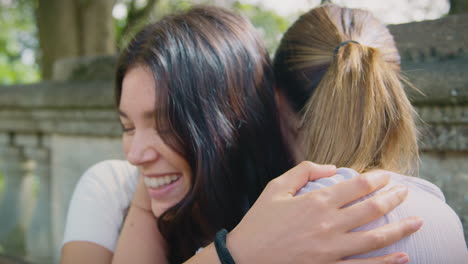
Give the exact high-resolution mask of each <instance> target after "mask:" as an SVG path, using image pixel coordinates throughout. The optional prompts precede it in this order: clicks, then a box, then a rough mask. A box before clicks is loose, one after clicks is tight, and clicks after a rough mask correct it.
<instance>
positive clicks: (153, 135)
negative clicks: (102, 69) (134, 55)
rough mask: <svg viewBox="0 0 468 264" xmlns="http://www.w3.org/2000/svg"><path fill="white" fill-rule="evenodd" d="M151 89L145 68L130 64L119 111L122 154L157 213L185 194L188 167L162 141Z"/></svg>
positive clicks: (152, 82) (152, 85)
mask: <svg viewBox="0 0 468 264" xmlns="http://www.w3.org/2000/svg"><path fill="white" fill-rule="evenodd" d="M155 89H156V84H155V81H154V78H153V75H152V73H151V71H150V70H149V69H148V68H145V67H142V66H137V67H134V68H131V69H130V70H129V71H128V72H127V73H126V74H125V77H124V79H123V83H122V94H121V99H120V105H119V113H120V122H121V123H122V126H123V129H124V132H123V147H124V152H125V155H126V157H127V160H128V161H129V162H130V163H131V164H133V165H135V166H137V167H138V168H139V170H140V173H141V174H142V176H143V177H144V182H145V185H146V188H147V190H148V194H149V196H150V198H151V208H152V211H153V214H154V215H155V216H156V217H159V216H160V215H161V214H162V213H164V212H165V211H166V210H167V209H168V208H170V207H172V206H174V205H175V204H177V203H178V202H180V201H181V200H182V199H183V198H184V197H185V196H186V195H187V193H188V191H189V189H190V185H191V171H190V166H189V164H188V163H187V161H186V160H185V159H184V157H182V156H180V155H179V154H178V153H177V152H176V151H174V150H173V149H171V148H170V147H169V146H168V145H166V144H165V143H164V141H163V140H162V138H161V136H160V135H159V134H158V131H156V128H155V102H156V98H155V96H156V92H155ZM164 133H167V132H164ZM169 133H170V131H169Z"/></svg>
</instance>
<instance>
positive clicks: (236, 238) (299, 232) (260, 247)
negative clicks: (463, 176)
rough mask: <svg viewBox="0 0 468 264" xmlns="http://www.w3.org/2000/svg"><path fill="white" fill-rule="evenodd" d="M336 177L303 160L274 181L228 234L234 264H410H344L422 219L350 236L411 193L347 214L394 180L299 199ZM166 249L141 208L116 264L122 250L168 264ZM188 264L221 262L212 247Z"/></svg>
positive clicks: (379, 178)
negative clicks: (306, 189)
mask: <svg viewBox="0 0 468 264" xmlns="http://www.w3.org/2000/svg"><path fill="white" fill-rule="evenodd" d="M334 173H335V169H334V168H330V167H322V166H318V165H315V164H313V163H311V162H303V163H301V164H300V165H298V166H296V167H295V168H293V169H291V170H290V171H288V172H286V173H285V174H283V175H282V176H280V177H278V178H277V179H275V180H273V181H271V182H270V183H269V184H268V186H267V187H266V188H265V190H264V191H263V192H262V194H261V196H260V197H259V198H258V200H257V202H256V203H255V204H254V206H253V207H252V208H251V209H250V210H249V212H248V213H247V214H246V215H245V217H244V218H243V220H242V221H241V222H240V223H239V225H238V226H237V227H236V228H235V229H234V230H232V231H231V233H230V234H229V235H228V238H227V247H228V249H229V250H230V252H231V254H232V256H233V258H234V260H235V261H236V263H241V264H242V263H343V264H344V263H346V264H354V263H364V264H365V263H405V262H404V261H407V256H406V255H405V254H402V253H393V254H390V255H387V256H382V257H375V258H371V259H365V260H362V259H360V260H342V259H343V258H344V257H346V256H349V255H354V254H359V253H361V252H368V251H371V250H374V249H376V248H381V247H385V246H387V245H389V244H392V243H394V242H396V241H398V240H400V239H401V238H403V237H405V236H408V235H410V234H411V233H413V232H415V231H416V230H418V229H419V227H420V222H421V221H420V220H418V219H406V220H403V221H401V222H399V223H395V224H391V225H387V226H384V227H382V228H379V229H376V230H371V231H367V232H350V230H352V229H353V228H355V227H357V226H360V225H363V224H365V223H368V222H370V221H372V220H373V219H375V218H377V217H380V216H382V215H384V214H385V213H387V212H389V211H390V210H392V209H393V208H394V207H396V206H397V205H398V204H400V203H401V202H402V201H403V200H404V199H405V197H406V190H405V189H403V190H396V189H390V190H389V191H387V192H383V193H382V194H379V195H378V196H375V197H373V198H371V199H368V200H366V201H363V202H361V203H360V206H356V207H354V208H353V209H352V210H351V208H347V209H346V210H345V208H342V207H343V205H345V204H348V203H349V202H351V201H353V200H356V199H358V198H359V197H362V196H364V195H366V194H369V193H371V192H373V191H375V190H377V189H380V188H382V187H383V186H385V185H386V184H387V183H388V176H386V175H382V173H380V174H379V172H374V173H371V174H367V175H362V176H359V177H355V178H353V179H351V180H348V181H345V182H343V183H340V184H337V185H335V186H332V187H329V188H324V189H320V190H317V191H314V192H311V193H309V194H306V195H301V196H298V197H294V194H295V193H296V192H297V190H299V189H300V188H301V187H302V186H304V185H305V184H306V183H307V182H308V181H310V180H314V179H317V178H321V177H326V176H331V175H333V174H334ZM139 211H141V212H139ZM279 212H281V213H279ZM317 212H321V213H320V214H318V213H317ZM131 216H132V217H131ZM133 217H135V219H134V218H133ZM132 219H133V220H132ZM148 228H150V229H148ZM164 249H165V245H164V242H163V241H162V238H161V235H160V233H159V232H157V228H156V225H155V219H154V218H152V217H151V216H149V215H147V212H144V210H138V209H136V210H134V213H132V214H129V216H128V217H127V220H126V223H125V225H124V230H123V231H122V236H121V237H120V239H119V243H118V246H117V251H116V254H115V255H116V256H115V259H114V263H124V261H122V262H119V261H120V260H118V259H117V256H118V254H121V253H118V251H119V250H122V251H123V253H122V255H120V256H125V257H126V258H125V259H126V260H127V261H129V260H131V261H132V262H135V263H167V260H165V259H162V258H163V256H165V254H163V252H165V250H164ZM186 263H216V264H218V263H220V261H219V259H218V257H217V254H216V251H215V249H214V247H213V245H212V244H210V245H209V246H208V247H206V248H205V249H204V250H202V251H201V252H200V253H198V254H196V255H195V256H193V257H192V258H190V259H189V260H188V261H187V262H186Z"/></svg>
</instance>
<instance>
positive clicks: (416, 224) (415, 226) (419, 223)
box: [411, 218, 424, 230]
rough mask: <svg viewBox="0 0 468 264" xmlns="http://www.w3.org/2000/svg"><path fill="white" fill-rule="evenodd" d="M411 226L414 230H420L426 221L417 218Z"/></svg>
mask: <svg viewBox="0 0 468 264" xmlns="http://www.w3.org/2000/svg"><path fill="white" fill-rule="evenodd" d="M411 224H412V225H413V229H414V230H419V228H421V226H422V225H423V224H424V221H423V220H422V219H421V218H416V219H414V220H412V223H411Z"/></svg>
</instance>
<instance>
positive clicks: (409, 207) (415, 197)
mask: <svg viewBox="0 0 468 264" xmlns="http://www.w3.org/2000/svg"><path fill="white" fill-rule="evenodd" d="M337 172H338V175H335V176H333V177H330V178H323V179H319V180H317V181H315V182H309V183H308V184H307V185H306V186H304V188H303V189H301V190H300V191H299V192H298V194H297V195H300V194H302V193H305V192H308V191H312V190H314V189H319V188H323V187H327V186H331V185H334V184H336V183H338V182H341V181H343V180H346V179H348V178H350V177H354V176H355V175H356V174H357V173H355V172H354V171H353V170H351V169H344V168H340V169H338V171H337ZM137 181H138V169H137V168H136V167H134V166H132V165H130V164H129V163H128V162H126V161H118V160H110V161H103V162H101V163H98V164H96V165H95V166H93V167H91V168H90V169H89V170H88V171H86V172H85V173H84V175H83V176H82V177H81V179H80V181H79V182H78V184H77V186H76V188H75V192H74V193H73V197H72V199H71V202H70V206H69V209H68V216H67V224H66V227H65V237H64V240H63V243H67V242H70V241H89V242H93V243H96V244H98V245H101V246H103V247H105V248H107V249H109V250H111V251H114V250H115V246H116V243H117V239H118V235H119V233H120V229H121V227H122V224H123V219H124V217H125V215H126V211H127V209H128V206H129V205H130V202H131V199H132V198H133V194H134V191H135V188H136V184H137ZM397 184H403V185H406V186H407V187H408V190H409V191H408V197H407V198H406V200H405V201H404V202H403V203H402V204H400V205H399V206H398V207H396V208H395V209H394V210H393V211H391V212H390V213H388V214H386V215H385V216H383V217H380V218H379V219H376V220H374V221H372V222H370V223H369V224H367V225H364V226H362V227H359V228H357V229H355V230H354V231H362V230H370V229H374V228H376V227H379V226H383V225H385V224H388V223H395V222H397V221H398V220H402V219H404V218H406V217H409V216H419V217H421V218H422V219H423V220H424V226H423V227H422V229H421V230H420V231H418V232H417V233H415V234H413V235H411V236H409V237H406V238H404V239H402V240H401V241H399V242H397V243H395V244H393V245H390V246H388V247H386V248H383V249H379V250H376V251H373V252H370V253H367V254H363V255H359V256H353V257H352V258H367V257H373V256H382V255H385V254H389V253H394V252H400V251H402V252H406V253H408V255H409V256H410V259H411V261H410V263H413V264H415V263H421V264H422V263H424V264H432V263H433V264H439V263H447V264H459V263H460V264H461V263H468V251H467V248H466V243H465V239H464V236H463V227H462V225H461V222H460V219H459V218H458V216H457V215H456V214H455V212H454V211H453V210H452V209H451V208H450V207H449V206H448V205H447V204H446V203H445V199H444V196H443V194H442V192H441V191H440V189H439V188H438V187H436V186H435V185H433V184H432V183H429V182H427V181H425V180H422V179H419V178H414V177H407V176H402V175H398V174H392V176H391V182H390V184H389V185H387V186H386V187H384V188H383V189H382V190H379V191H377V192H375V193H372V194H370V195H367V196H365V197H363V198H362V199H360V200H359V201H361V200H364V199H367V198H369V197H371V196H373V195H375V194H376V193H379V192H382V191H384V190H387V189H389V188H391V187H393V186H395V185H397Z"/></svg>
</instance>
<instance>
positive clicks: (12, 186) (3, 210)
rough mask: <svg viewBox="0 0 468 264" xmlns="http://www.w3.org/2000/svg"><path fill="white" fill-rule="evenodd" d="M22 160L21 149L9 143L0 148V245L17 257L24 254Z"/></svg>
mask: <svg viewBox="0 0 468 264" xmlns="http://www.w3.org/2000/svg"><path fill="white" fill-rule="evenodd" d="M8 137H10V136H8ZM23 158H24V157H23V154H22V150H21V148H18V147H14V146H12V145H11V142H7V144H3V145H1V146H0V162H1V163H0V171H1V173H2V174H3V177H4V186H3V192H2V194H1V198H0V215H1V217H0V245H2V247H3V248H4V250H5V251H7V252H9V253H10V254H12V253H13V254H17V255H21V254H23V253H24V235H23V229H22V227H21V224H20V223H21V221H20V216H21V210H20V208H21V206H20V205H21V202H20V198H21V197H20V195H21V192H20V190H21V185H22V181H23V172H22V169H21V163H22V161H23Z"/></svg>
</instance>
